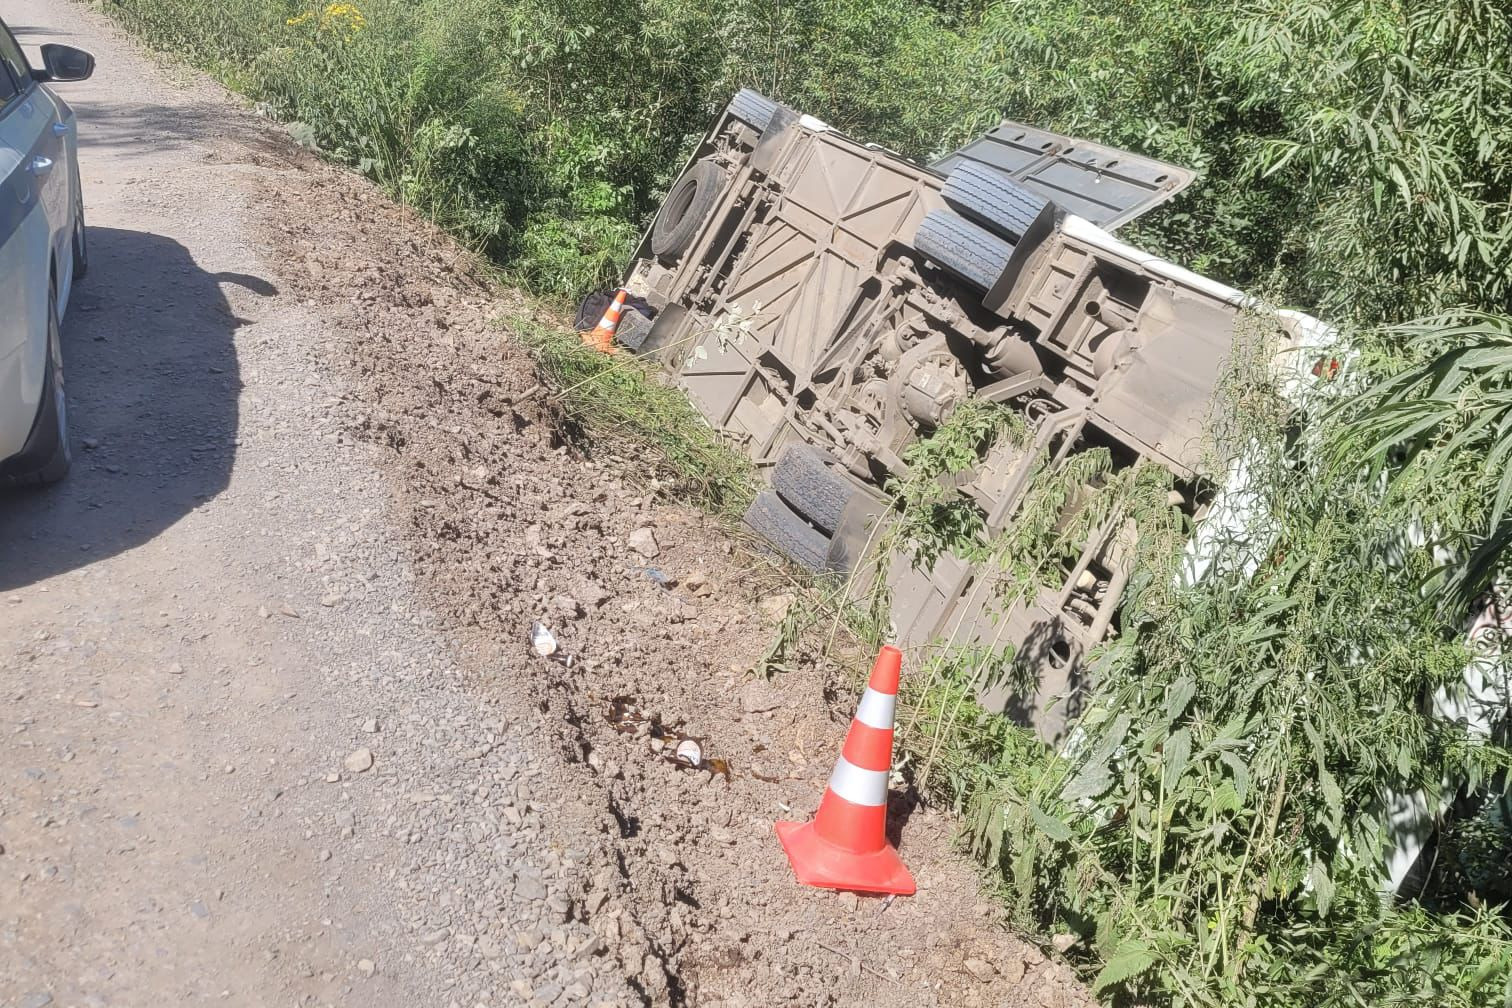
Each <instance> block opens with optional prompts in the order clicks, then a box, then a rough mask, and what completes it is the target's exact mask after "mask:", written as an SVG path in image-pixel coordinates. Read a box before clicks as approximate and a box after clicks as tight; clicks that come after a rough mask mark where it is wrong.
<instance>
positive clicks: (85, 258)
mask: <svg viewBox="0 0 1512 1008" xmlns="http://www.w3.org/2000/svg"><path fill="white" fill-rule="evenodd" d="M88 272H89V235H88V233H87V232H86V231H85V230H84V197H82V196H80V197H79V198H78V199H77V200H75V201H74V226H73V278H74V279H75V280H80V279H83V277H84V274H86V273H88Z"/></svg>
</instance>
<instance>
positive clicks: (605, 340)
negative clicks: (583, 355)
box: [583, 287, 628, 353]
mask: <svg viewBox="0 0 1512 1008" xmlns="http://www.w3.org/2000/svg"><path fill="white" fill-rule="evenodd" d="M627 293H628V292H627V291H626V290H625V289H624V288H623V287H621V288H620V292H619V293H618V294H616V295H614V303H613V304H611V305H610V306H609V307H608V308H607V309H605V310H604V317H603V318H601V319H599V324H598V325H596V326H594V327H593V330H592V331H591V332H588V333H584V334H583V345H584V346H591V347H593V348H594V349H595V350H599V351H601V352H603V353H614V352H615V351H614V330H616V329H618V328H619V320H620V312H622V311H623V310H624V308H625V296H626V294H627Z"/></svg>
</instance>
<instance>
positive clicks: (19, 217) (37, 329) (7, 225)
mask: <svg viewBox="0 0 1512 1008" xmlns="http://www.w3.org/2000/svg"><path fill="white" fill-rule="evenodd" d="M40 91H41V89H40V88H38V87H37V86H36V84H35V82H34V81H33V80H32V79H31V70H30V67H28V66H27V63H26V60H25V58H24V57H23V56H22V55H21V47H20V46H19V45H17V44H16V40H15V38H14V37H13V36H12V35H11V34H10V32H9V30H8V29H6V28H5V26H4V25H3V24H0V459H4V458H7V457H9V456H10V455H12V454H14V453H15V452H16V451H18V450H19V449H20V448H21V446H22V444H23V443H24V442H25V439H26V436H27V434H28V433H29V432H30V428H31V422H32V420H33V419H34V418H35V417H36V414H37V407H38V405H39V403H40V401H41V395H42V382H43V376H44V374H45V373H46V362H47V354H48V346H47V314H48V297H49V281H50V276H51V274H50V270H51V265H52V258H53V255H52V252H53V249H54V248H55V244H54V241H55V238H56V235H55V229H56V227H57V226H58V224H57V219H58V218H56V217H55V214H56V211H55V210H53V207H54V206H56V205H58V202H59V197H58V194H57V192H56V184H55V179H57V180H61V181H62V183H63V186H64V194H63V196H62V199H61V203H62V206H63V207H64V213H63V215H62V217H61V220H62V221H65V222H66V221H67V219H68V218H67V210H66V207H67V177H66V172H65V171H63V170H62V168H63V166H62V165H60V164H59V163H58V162H59V160H60V158H59V156H58V155H59V153H60V150H61V145H62V140H63V138H62V137H61V136H59V135H56V134H54V133H53V131H52V128H51V127H52V123H53V122H54V121H55V120H54V119H53V114H54V111H55V110H54V109H53V107H52V102H51V101H50V100H48V99H46V98H45V96H43V100H41V101H39V100H38V96H39V92H40Z"/></svg>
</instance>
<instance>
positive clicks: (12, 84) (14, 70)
mask: <svg viewBox="0 0 1512 1008" xmlns="http://www.w3.org/2000/svg"><path fill="white" fill-rule="evenodd" d="M0 63H4V64H5V65H6V66H7V67H9V68H10V76H11V77H12V78H13V80H8V81H5V82H3V83H0V101H5V100H6V99H7V98H9V97H10V96H11V95H12V94H15V92H16V90H17V89H18V88H20V89H24V88H25V87H26V82H27V81H29V80H31V66H30V65H29V64H28V63H27V62H26V56H25V55H24V54H22V52H21V46H20V45H18V44H17V43H16V37H15V36H14V35H12V34H11V33H10V29H9V28H7V27H6V26H5V23H4V22H3V21H0Z"/></svg>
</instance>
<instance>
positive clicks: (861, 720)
mask: <svg viewBox="0 0 1512 1008" xmlns="http://www.w3.org/2000/svg"><path fill="white" fill-rule="evenodd" d="M902 666H903V655H902V654H901V653H900V652H899V651H898V649H897V648H895V647H884V648H883V649H882V651H881V653H879V654H878V655H877V663H876V664H875V665H873V666H872V673H871V681H870V682H869V683H867V686H866V692H865V693H863V694H862V695H861V704H860V706H858V707H857V708H856V717H855V719H854V720H853V721H851V727H850V733H849V734H848V735H846V736H845V748H844V749H843V750H841V752H840V759H839V760H838V761H836V763H835V771H834V773H832V774H830V779H829V786H828V787H826V788H825V789H824V798H823V799H822V800H821V801H820V802H819V811H818V813H817V814H816V815H815V816H814V819H813V821H812V822H806V823H793V822H780V823H778V824H777V839H779V840H781V841H782V846H783V849H785V850H786V851H787V856H788V861H789V862H790V863H791V864H792V866H793V874H795V875H797V876H798V881H799V882H802V883H803V884H804V885H811V886H819V887H821V888H824V889H852V890H856V891H858V892H877V893H897V894H898V895H900V896H911V895H913V892H914V880H913V876H912V875H910V874H909V873H908V869H907V868H905V867H903V861H902V859H901V858H899V857H898V852H897V851H896V850H894V849H893V847H892V845H891V844H889V843H888V842H887V775H888V772H889V771H890V770H891V769H892V740H893V710H894V708H895V707H896V706H897V701H898V676H899V673H900V672H901V670H902Z"/></svg>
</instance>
